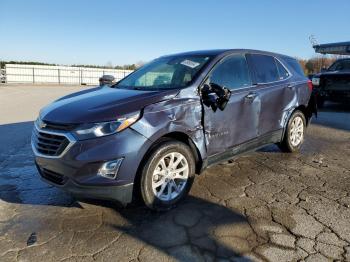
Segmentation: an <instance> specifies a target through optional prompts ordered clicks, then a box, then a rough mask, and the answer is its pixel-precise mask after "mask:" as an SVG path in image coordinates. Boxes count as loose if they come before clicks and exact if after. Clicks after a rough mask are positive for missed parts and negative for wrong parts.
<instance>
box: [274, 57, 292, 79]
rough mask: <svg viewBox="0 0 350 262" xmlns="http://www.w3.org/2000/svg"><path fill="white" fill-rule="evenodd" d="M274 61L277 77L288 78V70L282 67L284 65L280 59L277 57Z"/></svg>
mask: <svg viewBox="0 0 350 262" xmlns="http://www.w3.org/2000/svg"><path fill="white" fill-rule="evenodd" d="M275 61H276V65H277V69H278V74H279V79H280V80H283V79H286V78H288V77H289V73H288V71H287V70H286V69H285V68H284V66H283V65H282V64H281V63H280V61H278V60H277V59H275Z"/></svg>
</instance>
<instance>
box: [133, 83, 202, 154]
mask: <svg viewBox="0 0 350 262" xmlns="http://www.w3.org/2000/svg"><path fill="white" fill-rule="evenodd" d="M189 90H191V89H188V90H182V91H181V92H180V93H179V94H178V95H177V96H176V97H175V98H173V99H170V100H166V101H162V102H159V103H155V104H152V105H149V106H147V107H145V108H144V111H143V116H142V118H141V119H140V120H139V121H138V122H137V123H135V124H134V125H133V126H132V128H133V129H134V130H136V131H137V132H139V133H140V134H142V135H143V136H145V137H147V138H148V139H150V140H152V141H156V140H157V139H159V138H160V137H162V136H164V135H166V134H168V133H171V132H181V133H185V134H187V135H188V136H189V137H190V138H191V139H192V141H193V143H194V144H195V146H196V147H197V149H198V150H199V152H200V154H201V157H202V158H203V159H204V158H206V148H205V142H204V135H203V127H202V123H201V119H202V105H201V100H200V98H199V96H198V95H196V94H195V92H193V91H190V92H189ZM192 90H193V89H192Z"/></svg>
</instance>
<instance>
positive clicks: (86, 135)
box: [73, 113, 140, 140]
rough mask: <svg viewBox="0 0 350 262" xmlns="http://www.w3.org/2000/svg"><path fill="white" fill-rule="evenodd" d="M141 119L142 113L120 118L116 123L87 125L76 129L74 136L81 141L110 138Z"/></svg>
mask: <svg viewBox="0 0 350 262" xmlns="http://www.w3.org/2000/svg"><path fill="white" fill-rule="evenodd" d="M139 117H140V113H137V114H133V115H130V116H126V117H123V118H118V119H117V120H115V121H110V122H103V123H95V124H86V125H82V126H81V127H79V128H78V129H76V130H75V131H74V132H73V134H74V136H76V137H77V138H78V139H79V140H84V139H90V138H95V137H101V136H108V135H112V134H115V133H118V132H121V131H123V130H124V129H126V128H128V127H129V126H131V125H132V124H134V123H135V122H136V121H137V120H138V119H139Z"/></svg>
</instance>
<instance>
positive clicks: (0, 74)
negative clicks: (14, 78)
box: [0, 69, 6, 83]
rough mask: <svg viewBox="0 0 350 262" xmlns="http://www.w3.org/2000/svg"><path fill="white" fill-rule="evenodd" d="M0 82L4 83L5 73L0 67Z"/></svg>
mask: <svg viewBox="0 0 350 262" xmlns="http://www.w3.org/2000/svg"><path fill="white" fill-rule="evenodd" d="M0 83H6V74H5V70H4V69H0Z"/></svg>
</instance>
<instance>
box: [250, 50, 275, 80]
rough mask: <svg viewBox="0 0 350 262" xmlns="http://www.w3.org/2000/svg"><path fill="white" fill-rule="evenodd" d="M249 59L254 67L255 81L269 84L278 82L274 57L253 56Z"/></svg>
mask: <svg viewBox="0 0 350 262" xmlns="http://www.w3.org/2000/svg"><path fill="white" fill-rule="evenodd" d="M250 57H251V61H252V63H253V65H254V67H255V74H256V81H257V82H258V83H269V82H274V81H278V80H279V74H278V70H277V66H276V63H275V58H274V57H272V56H268V55H256V54H253V55H251V56H250Z"/></svg>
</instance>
